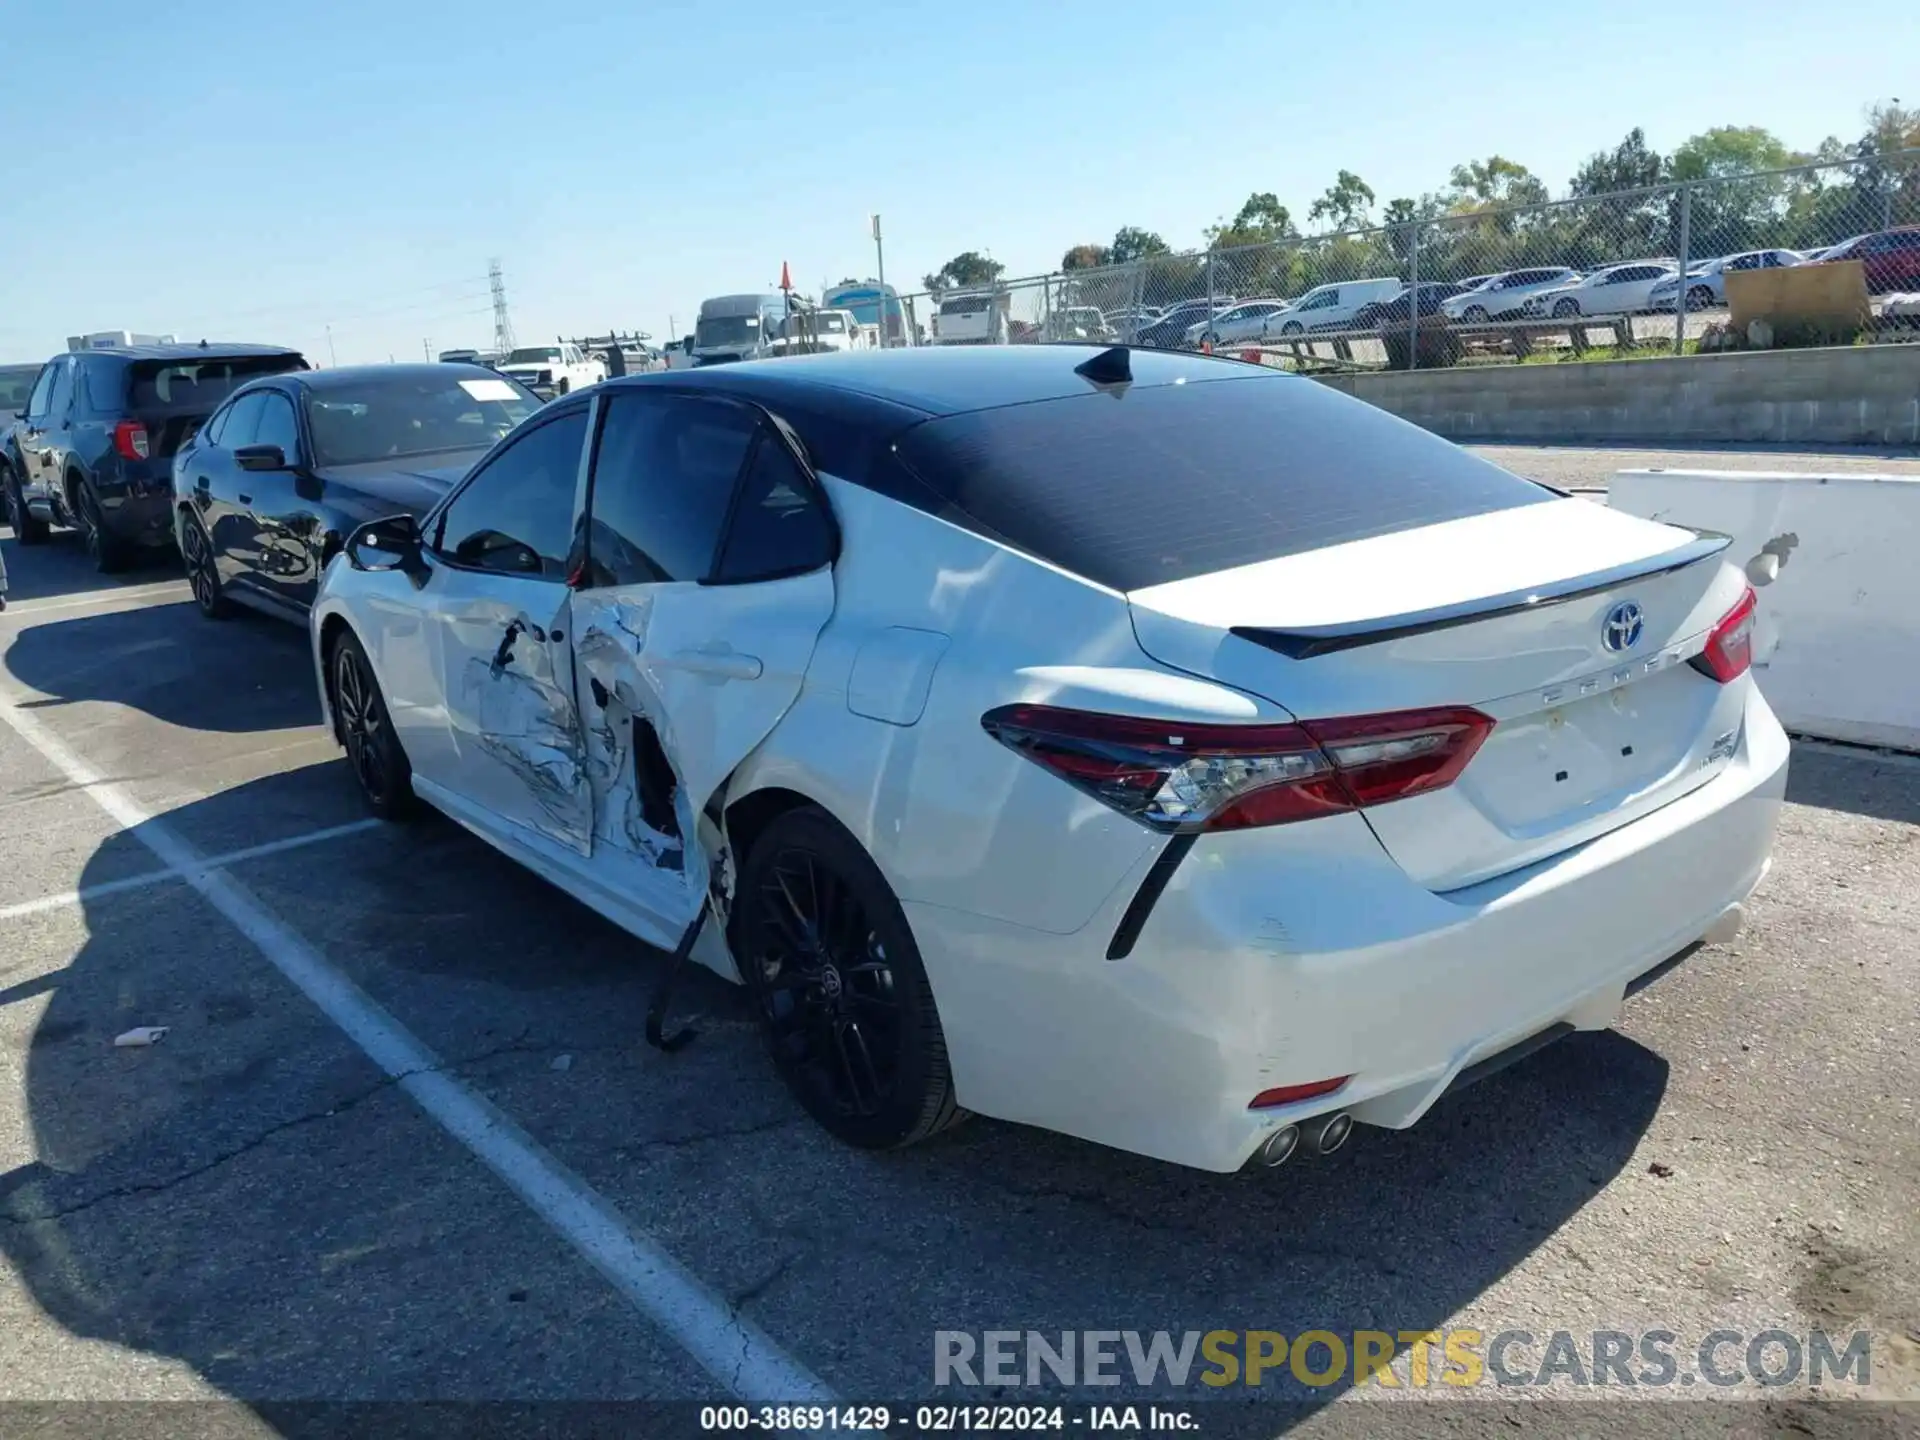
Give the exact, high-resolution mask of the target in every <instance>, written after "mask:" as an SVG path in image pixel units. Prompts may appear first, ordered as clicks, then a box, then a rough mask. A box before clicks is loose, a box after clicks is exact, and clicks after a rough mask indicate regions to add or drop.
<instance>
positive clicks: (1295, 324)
mask: <svg viewBox="0 0 1920 1440" xmlns="http://www.w3.org/2000/svg"><path fill="white" fill-rule="evenodd" d="M1303 328H1304V327H1302V326H1301V324H1300V322H1299V321H1298V320H1289V321H1287V323H1286V324H1284V325H1282V326H1281V327H1280V333H1281V334H1282V335H1299V334H1302V333H1303Z"/></svg>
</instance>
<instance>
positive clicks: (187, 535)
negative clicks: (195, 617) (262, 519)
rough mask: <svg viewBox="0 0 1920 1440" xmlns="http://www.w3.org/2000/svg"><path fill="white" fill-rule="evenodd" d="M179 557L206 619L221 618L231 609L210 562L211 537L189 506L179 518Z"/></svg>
mask: <svg viewBox="0 0 1920 1440" xmlns="http://www.w3.org/2000/svg"><path fill="white" fill-rule="evenodd" d="M180 558H181V559H183V560H184V561H186V565H187V583H188V584H189V585H191V586H192V587H193V603H194V604H196V605H198V606H199V607H200V613H201V614H202V615H204V616H206V617H207V618H208V619H209V620H224V619H226V618H227V616H229V615H231V614H232V613H233V602H232V601H230V600H228V599H227V593H226V587H225V586H223V585H222V584H221V583H220V570H219V567H218V566H216V565H215V564H214V563H213V541H212V540H210V539H209V538H208V537H207V530H206V527H205V526H204V525H202V524H201V523H200V517H199V516H198V515H196V514H194V513H193V512H192V511H191V510H189V511H187V512H186V513H185V514H184V515H182V516H181V519H180Z"/></svg>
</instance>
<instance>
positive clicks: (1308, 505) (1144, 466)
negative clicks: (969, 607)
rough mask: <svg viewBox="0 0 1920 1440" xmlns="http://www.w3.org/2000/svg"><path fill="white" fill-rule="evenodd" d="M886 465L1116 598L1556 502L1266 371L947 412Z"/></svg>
mask: <svg viewBox="0 0 1920 1440" xmlns="http://www.w3.org/2000/svg"><path fill="white" fill-rule="evenodd" d="M898 454H899V456H900V459H901V460H902V461H903V462H904V463H905V465H906V466H907V468H908V470H909V471H910V472H911V474H912V475H914V476H915V477H917V478H918V479H919V480H920V482H921V483H923V484H924V485H926V486H927V487H928V488H929V489H930V490H931V491H932V492H933V494H932V495H931V496H913V495H911V494H909V495H903V496H902V497H901V498H903V499H909V500H917V501H930V502H935V503H932V504H929V505H928V507H927V508H931V509H934V510H935V511H936V513H942V512H947V513H950V512H951V511H952V510H958V511H960V512H962V513H961V515H957V516H953V517H952V518H954V519H956V520H958V521H959V522H960V523H963V524H964V523H967V522H968V521H969V520H970V521H971V522H972V526H973V528H976V529H978V530H979V531H981V532H982V533H984V534H987V535H991V536H994V537H996V538H998V539H1000V540H1003V541H1005V542H1006V543H1007V544H1010V545H1012V546H1013V547H1015V548H1016V549H1019V550H1023V551H1025V552H1027V553H1028V554H1030V555H1035V556H1038V557H1039V558H1040V559H1042V560H1046V561H1050V562H1051V563H1053V564H1055V565H1058V566H1060V567H1061V568H1062V569H1065V570H1070V571H1072V572H1074V573H1075V574H1078V575H1083V576H1085V577H1086V578H1087V579H1089V580H1092V581H1094V582H1096V583H1097V584H1101V585H1105V586H1109V587H1110V588H1112V589H1115V590H1122V591H1126V590H1139V589H1143V588H1145V587H1146V586H1149V585H1163V584H1167V583H1170V582H1172V581H1175V580H1185V579H1189V578H1191V577H1192V576H1195V575H1206V574H1210V573H1211V572H1213V571H1216V570H1228V569H1232V568H1233V567H1234V566H1237V565H1250V564H1252V563H1254V562H1255V561H1259V560H1269V559H1273V558H1275V557H1277V556H1282V555H1297V554H1300V553H1302V552H1304V551H1308V550H1319V549H1323V548H1325V547H1326V546H1329V545H1340V544H1344V543H1345V542H1347V541H1350V540H1364V539H1367V538H1369V537H1371V536H1375V535H1389V534H1392V533H1394V532H1395V531H1400V530H1412V529H1417V528H1418V527H1420V526H1423V525H1437V524H1439V523H1441V522H1442V521H1446V520H1458V519H1461V518H1463V517H1465V516H1468V515H1480V514H1485V513H1487V512H1489V511H1494V510H1505V509H1509V508H1511V507H1514V506H1518V505H1530V504H1534V503H1536V502H1538V501H1543V500H1552V499H1555V498H1557V496H1556V495H1555V494H1554V492H1552V491H1549V490H1547V489H1545V488H1544V487H1542V486H1539V485H1535V484H1534V483H1532V482H1531V481H1528V480H1523V479H1521V478H1520V477H1519V476H1517V475H1513V474H1510V473H1509V472H1507V471H1505V470H1502V469H1501V468H1500V467H1499V466H1497V465H1493V464H1490V463H1488V462H1487V461H1485V460H1481V459H1479V458H1477V457H1476V456H1473V455H1471V454H1469V453H1467V452H1466V451H1465V450H1462V449H1460V448H1459V447H1457V446H1455V445H1452V444H1450V443H1449V442H1447V441H1445V440H1442V439H1439V438H1438V437H1437V436H1434V435H1431V434H1429V433H1428V432H1426V431H1425V430H1422V429H1420V428H1418V427H1417V426H1414V425H1410V424H1408V423H1406V422H1405V421H1402V420H1397V419H1395V418H1394V417H1393V416H1391V415H1389V414H1387V413H1386V412H1385V411H1384V410H1379V409H1376V408H1375V407H1373V406H1371V405H1368V404H1365V403H1363V402H1359V401H1355V400H1352V399H1349V398H1348V397H1346V396H1343V395H1340V394H1337V393H1335V392H1334V391H1332V390H1329V389H1328V388H1326V387H1325V386H1323V385H1321V384H1319V383H1318V382H1316V381H1312V380H1305V379H1298V378H1295V377H1292V376H1283V375H1278V374H1270V375H1258V374H1251V373H1250V374H1247V375H1245V376H1236V377H1234V378H1232V379H1223V380H1211V381H1202V382H1197V383H1187V384H1179V385H1156V386H1152V387H1150V388H1149V387H1140V386H1135V387H1132V388H1129V389H1125V390H1119V391H1115V392H1112V393H1105V394H1102V393H1096V392H1094V391H1092V390H1091V389H1090V390H1089V392H1088V393H1087V394H1086V395H1078V396H1074V397H1072V398H1070V399H1064V400H1043V401H1040V402H1037V403H1033V404H1026V405H1009V406H1005V407H1002V408H1000V409H994V410H977V411H973V412H971V413H968V414H962V415H951V416H947V417H945V418H943V419H939V420H931V421H928V422H926V423H925V424H922V425H919V426H916V427H915V428H913V429H912V430H909V431H908V432H907V433H906V434H905V435H903V436H902V437H901V439H900V441H899V449H898Z"/></svg>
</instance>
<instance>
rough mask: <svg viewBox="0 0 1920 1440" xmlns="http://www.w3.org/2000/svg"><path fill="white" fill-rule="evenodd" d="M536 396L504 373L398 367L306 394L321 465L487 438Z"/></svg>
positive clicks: (531, 407) (520, 415) (510, 423)
mask: <svg viewBox="0 0 1920 1440" xmlns="http://www.w3.org/2000/svg"><path fill="white" fill-rule="evenodd" d="M539 408H540V402H539V400H538V399H536V398H535V397H534V395H533V392H532V391H530V390H528V389H527V388H526V387H525V386H524V385H520V384H517V383H515V382H514V381H512V380H510V379H508V378H507V377H506V376H504V375H487V374H485V373H482V372H474V371H463V370H454V369H449V370H446V371H442V372H438V373H435V372H432V371H428V370H425V369H420V370H415V369H412V368H411V367H409V368H407V369H404V370H402V369H398V368H396V369H395V370H394V372H393V373H392V374H391V375H382V376H379V377H377V378H371V379H367V380H362V381H359V382H358V383H356V384H352V385H329V386H327V387H326V388H325V389H322V390H316V391H311V392H309V394H308V397H307V429H308V430H309V431H310V432H311V433H312V435H313V452H314V460H315V462H316V463H317V464H319V465H322V466H327V465H364V464H368V463H370V462H372V461H375V460H397V459H400V458H402V457H405V456H409V455H428V454H432V453H434V452H435V451H443V450H481V449H485V448H486V447H487V446H489V445H492V444H493V442H494V441H496V440H498V439H499V438H500V437H501V436H503V435H505V434H506V433H507V432H508V431H509V430H511V429H513V427H514V426H516V425H518V424H519V423H520V422H521V421H522V420H524V419H526V418H527V416H529V415H531V414H532V413H533V412H534V411H536V410H538V409H539Z"/></svg>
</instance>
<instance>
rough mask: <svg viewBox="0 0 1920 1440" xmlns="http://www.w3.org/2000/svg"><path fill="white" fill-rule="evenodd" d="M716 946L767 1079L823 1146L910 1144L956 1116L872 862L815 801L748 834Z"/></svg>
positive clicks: (939, 1049)
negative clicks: (735, 972)
mask: <svg viewBox="0 0 1920 1440" xmlns="http://www.w3.org/2000/svg"><path fill="white" fill-rule="evenodd" d="M736 896H737V898H736V903H735V905H734V910H733V916H732V923H731V930H730V940H731V942H732V948H733V953H734V956H735V957H736V959H737V960H738V961H739V963H740V971H741V977H742V979H743V980H744V981H745V983H746V988H747V993H748V995H749V997H750V998H751V1000H752V1003H753V1008H754V1012H755V1014H756V1015H758V1017H759V1019H760V1030H761V1035H762V1037H763V1038H764V1040H765V1041H766V1045H767V1052H768V1054H769V1055H770V1056H771V1057H772V1059H773V1064H774V1068H775V1069H776V1070H777V1071H778V1072H779V1073H780V1078H781V1079H782V1080H784V1081H785V1082H786V1084H787V1088H788V1089H789V1090H791V1091H792V1092H793V1096H794V1098H795V1099H796V1100H798V1101H799V1102H800V1105H801V1107H802V1108H803V1109H804V1110H806V1112H807V1113H808V1114H809V1115H811V1116H812V1117H813V1118H814V1119H815V1120H816V1121H818V1122H819V1124H820V1126H821V1127H822V1128H823V1129H825V1130H826V1131H827V1132H828V1133H829V1134H830V1135H832V1136H834V1137H835V1138H836V1139H838V1140H841V1141H844V1142H845V1143H846V1144H849V1145H854V1146H857V1147H859V1148H861V1149H863V1150H894V1149H899V1148H901V1147H903V1146H907V1145H912V1144H916V1143H917V1142H919V1141H921V1140H925V1139H927V1138H928V1137H929V1136H931V1135H934V1134H937V1133H938V1132H939V1131H941V1130H945V1129H947V1128H949V1127H950V1126H952V1125H954V1124H956V1123H958V1122H959V1121H960V1120H962V1119H964V1118H965V1117H966V1114H967V1112H966V1111H964V1110H962V1109H961V1108H960V1106H959V1104H958V1103H957V1102H956V1100H955V1099H954V1093H953V1073H952V1070H951V1069H950V1067H949V1066H948V1063H947V1042H946V1036H945V1035H944V1034H943V1033H942V1031H941V1029H940V1016H939V1013H938V1011H937V1010H936V1009H935V1007H934V1000H933V988H932V986H931V985H929V984H928V982H927V972H926V969H925V967H924V966H923V965H922V964H921V962H920V950H919V947H918V946H917V945H915V944H914V940H913V931H912V929H911V928H910V927H909V926H908V924H907V917H906V915H905V914H904V913H903V912H902V911H901V909H900V902H899V901H898V900H897V899H895V898H894V894H893V891H892V889H891V888H890V887H889V886H888V884H887V882H886V879H885V877H884V876H882V875H881V873H880V870H879V867H878V866H876V865H875V864H874V863H873V861H872V859H871V858H869V857H868V855H867V853H866V851H865V850H863V849H862V848H861V847H860V844H859V842H858V841H857V840H855V839H854V838H853V836H851V835H849V834H848V833H847V832H846V830H844V829H843V828H842V827H841V826H840V825H839V824H838V823H837V822H836V821H835V820H834V819H833V818H832V817H831V816H830V815H828V814H827V813H826V812H825V811H824V810H821V809H819V808H817V807H815V806H811V805H808V806H803V807H801V808H800V809H797V810H789V811H788V812H786V813H785V814H784V815H781V816H779V817H778V818H776V819H775V820H774V821H773V823H772V824H770V825H768V826H767V828H766V829H765V830H764V831H762V832H761V834H760V836H759V838H758V839H756V840H755V841H754V843H753V848H752V850H750V851H749V852H748V854H747V858H746V862H745V864H744V865H743V866H742V867H741V872H740V882H739V888H738V890H737V892H736Z"/></svg>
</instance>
